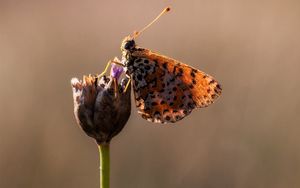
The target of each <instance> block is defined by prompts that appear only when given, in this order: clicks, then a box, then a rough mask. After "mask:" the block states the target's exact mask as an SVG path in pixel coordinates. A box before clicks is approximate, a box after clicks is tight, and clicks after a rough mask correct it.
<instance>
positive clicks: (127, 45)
mask: <svg viewBox="0 0 300 188" xmlns="http://www.w3.org/2000/svg"><path fill="white" fill-rule="evenodd" d="M133 48H135V42H134V40H128V41H126V42H125V44H124V49H125V50H132V49H133Z"/></svg>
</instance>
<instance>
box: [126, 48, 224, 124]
mask: <svg viewBox="0 0 300 188" xmlns="http://www.w3.org/2000/svg"><path fill="white" fill-rule="evenodd" d="M131 78H132V85H133V90H134V95H135V101H136V106H137V107H138V108H139V113H140V114H141V115H142V117H143V118H144V119H147V120H149V121H152V122H156V123H168V122H172V123H174V122H176V121H178V120H181V119H182V118H184V117H185V116H187V115H188V114H190V113H191V111H192V110H193V109H194V108H201V107H206V106H208V105H209V104H212V103H213V102H214V101H215V100H216V98H218V96H219V95H220V94H221V87H220V85H219V84H218V82H217V81H216V80H215V79H214V78H213V77H211V76H209V75H207V74H205V73H204V72H201V71H200V70H197V69H195V68H193V67H190V66H188V65H186V64H184V63H181V62H179V61H176V60H174V59H171V58H168V57H165V56H162V55H159V54H156V53H153V52H151V51H150V50H147V49H142V50H139V51H138V52H137V53H135V57H134V58H133V71H132V72H131Z"/></svg>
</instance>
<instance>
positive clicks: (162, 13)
mask: <svg viewBox="0 0 300 188" xmlns="http://www.w3.org/2000/svg"><path fill="white" fill-rule="evenodd" d="M170 10H171V8H170V7H166V8H165V9H164V10H163V11H162V12H161V13H160V14H159V15H158V16H157V17H156V18H155V19H154V20H152V22H150V23H149V24H148V25H146V26H145V27H144V28H143V29H141V30H140V31H135V32H134V33H133V38H136V37H138V36H139V35H140V34H141V33H142V32H143V31H145V30H146V29H147V28H148V27H150V26H151V25H152V24H153V23H154V22H156V21H157V20H158V19H159V18H160V17H161V16H162V15H164V14H165V13H167V12H169V11H170Z"/></svg>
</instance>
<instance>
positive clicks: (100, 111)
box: [71, 65, 131, 144]
mask: <svg viewBox="0 0 300 188" xmlns="http://www.w3.org/2000/svg"><path fill="white" fill-rule="evenodd" d="M122 72H123V68H122V67H116V66H114V65H113V66H112V69H111V75H110V76H108V77H107V76H102V77H100V78H99V77H98V76H92V75H89V76H83V80H82V81H81V80H78V79H77V78H73V79H72V80H71V85H72V89H73V98H74V114H75V118H76V121H77V123H78V124H79V125H80V127H81V128H82V129H83V131H84V132H85V133H86V134H87V135H88V136H90V137H92V138H94V139H95V140H96V142H97V143H98V144H107V143H109V142H110V140H111V139H112V137H114V136H115V135H117V134H118V133H119V132H120V131H121V130H122V129H123V127H124V126H125V124H126V122H127V120H128V118H129V116H130V111H131V102H130V101H131V98H130V93H131V90H130V85H129V87H128V88H127V90H126V91H124V89H125V87H126V84H127V83H128V81H129V79H128V78H125V79H123V80H122V81H121V82H120V83H118V80H119V77H120V75H121V74H122Z"/></svg>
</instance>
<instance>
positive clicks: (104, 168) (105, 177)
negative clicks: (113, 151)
mask: <svg viewBox="0 0 300 188" xmlns="http://www.w3.org/2000/svg"><path fill="white" fill-rule="evenodd" d="M98 148H99V157H100V188H109V143H106V144H100V145H98Z"/></svg>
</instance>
